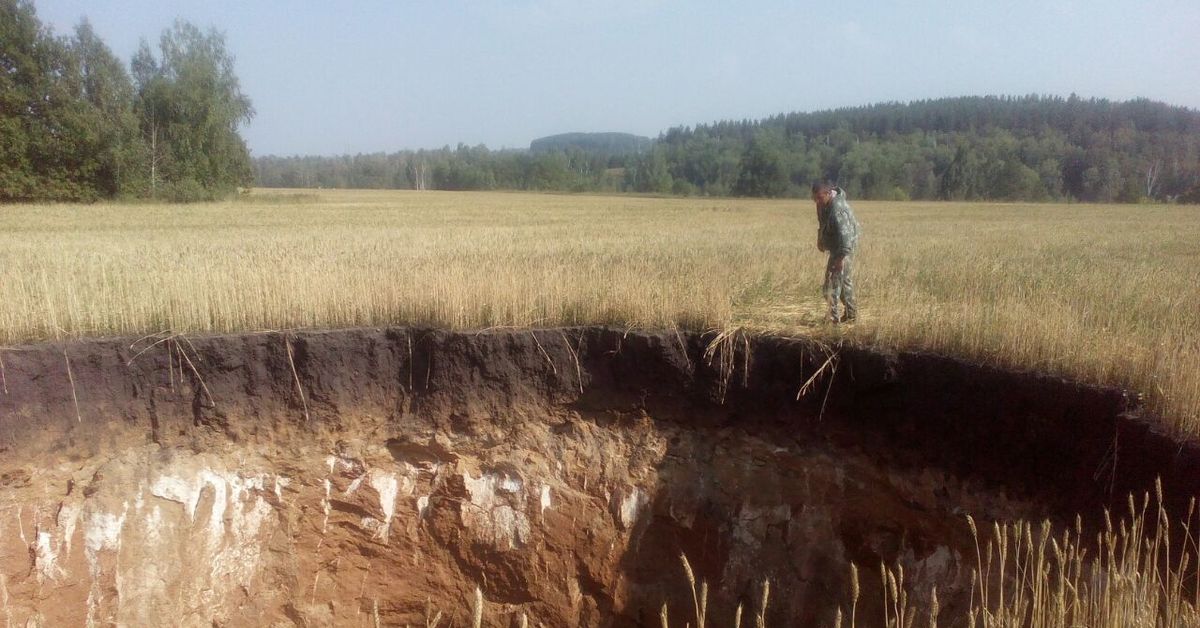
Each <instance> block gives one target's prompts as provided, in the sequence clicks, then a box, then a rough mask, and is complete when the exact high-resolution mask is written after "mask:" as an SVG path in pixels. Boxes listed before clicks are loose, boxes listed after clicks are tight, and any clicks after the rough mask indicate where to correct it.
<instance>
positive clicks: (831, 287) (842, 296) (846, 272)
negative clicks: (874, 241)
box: [822, 254, 858, 323]
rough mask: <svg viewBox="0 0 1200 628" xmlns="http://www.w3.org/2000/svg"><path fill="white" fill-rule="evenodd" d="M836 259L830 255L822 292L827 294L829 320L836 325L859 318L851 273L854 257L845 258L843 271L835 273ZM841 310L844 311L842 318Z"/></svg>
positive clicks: (826, 265)
mask: <svg viewBox="0 0 1200 628" xmlns="http://www.w3.org/2000/svg"><path fill="white" fill-rule="evenodd" d="M835 259H837V258H835V257H834V256H833V254H830V255H829V261H828V262H827V263H826V264H825V285H824V286H823V287H822V291H823V292H824V294H825V302H826V303H827V304H829V319H830V320H831V321H833V322H835V323H836V322H841V321H845V320H853V319H855V318H857V317H858V305H857V304H856V303H855V302H854V276H853V274H852V273H851V268H852V267H853V261H854V256H853V255H847V256H846V257H845V261H844V262H843V263H842V270H841V271H834V269H833V262H834V260H835ZM839 306H841V307H840V308H839ZM839 309H841V310H842V311H841V312H840V316H839V312H838V310H839Z"/></svg>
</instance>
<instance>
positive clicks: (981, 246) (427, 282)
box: [0, 190, 1200, 435]
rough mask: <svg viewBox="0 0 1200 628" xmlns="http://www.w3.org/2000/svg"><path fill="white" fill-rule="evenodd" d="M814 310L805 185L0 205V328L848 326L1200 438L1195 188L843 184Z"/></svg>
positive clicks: (31, 336) (1, 335) (48, 335)
mask: <svg viewBox="0 0 1200 628" xmlns="http://www.w3.org/2000/svg"><path fill="white" fill-rule="evenodd" d="M851 201H852V204H853V206H854V208H855V210H856V212H857V214H858V216H859V220H860V221H861V222H862V224H863V227H864V236H863V240H862V244H861V250H860V252H859V254H858V256H857V259H856V264H855V272H856V282H857V286H858V298H859V302H860V309H861V312H860V317H861V318H860V321H859V323H857V324H856V325H852V326H843V327H838V328H834V327H829V326H826V325H824V324H823V323H822V322H821V321H822V317H823V304H822V302H821V298H820V282H821V273H822V272H823V268H824V263H825V260H824V256H823V255H821V254H819V253H818V252H817V251H816V248H815V240H816V223H815V213H814V210H813V207H812V204H811V202H808V201H804V200H787V201H762V200H731V199H709V198H697V199H674V198H672V199H662V198H641V197H628V196H615V197H603V196H575V195H544V194H517V193H451V192H408V191H325V190H320V191H283V190H263V191H257V192H255V193H253V194H250V195H246V196H243V197H240V198H238V199H236V200H233V201H229V202H224V203H209V204H197V205H159V204H99V205H84V206H75V205H10V206H3V207H0V297H2V298H0V345H12V344H17V343H24V342H31V341H39V340H46V339H61V338H73V337H91V336H111V335H124V334H143V333H151V332H158V331H164V330H172V331H175V332H179V333H197V332H232V331H249V330H264V329H290V328H302V327H338V326H358V325H385V324H422V325H426V324H427V325H439V326H446V327H451V328H486V327H496V326H550V325H580V324H610V325H617V326H623V327H650V328H662V327H666V328H670V327H679V328H687V329H715V328H720V329H728V328H731V327H743V328H745V329H747V330H750V331H756V332H764V333H780V334H807V335H814V334H815V335H821V336H833V337H840V338H846V339H849V340H853V341H858V342H865V343H873V344H877V345H883V346H888V347H897V348H922V349H929V350H933V351H939V352H945V353H950V354H955V355H961V356H965V357H969V358H972V359H978V360H982V361H984V362H988V363H993V364H1000V365H1006V366H1014V367H1018V368H1028V369H1037V370H1041V371H1047V372H1052V373H1059V374H1064V375H1068V376H1072V377H1075V378H1079V379H1082V380H1085V381H1089V382H1096V383H1104V384H1117V385H1122V386H1126V387H1129V388H1131V389H1132V390H1135V391H1138V392H1139V393H1141V394H1142V395H1144V396H1145V398H1146V399H1147V402H1148V404H1149V407H1150V408H1151V409H1152V410H1154V411H1155V412H1157V413H1158V414H1159V415H1160V416H1161V417H1163V419H1164V420H1165V421H1166V422H1167V423H1168V424H1170V425H1172V426H1174V427H1176V428H1179V429H1181V430H1183V431H1185V432H1188V433H1191V434H1193V435H1197V434H1200V207H1196V206H1104V205H1037V204H961V203H960V204H952V203H892V202H855V201H853V199H851Z"/></svg>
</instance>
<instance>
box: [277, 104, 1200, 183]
mask: <svg viewBox="0 0 1200 628" xmlns="http://www.w3.org/2000/svg"><path fill="white" fill-rule="evenodd" d="M555 137H563V136H555ZM566 137H572V136H566ZM535 148H536V150H533V149H535ZM254 165H255V171H256V175H257V183H258V185H262V186H267V187H358V188H411V189H445V190H485V189H518V190H565V191H630V192H642V193H659V194H688V195H692V194H696V195H712V196H727V195H735V196H765V197H786V196H807V194H808V185H809V184H810V183H811V182H812V181H813V180H816V179H829V180H833V181H836V182H837V183H838V184H840V185H841V186H843V187H845V188H846V189H847V191H848V192H849V193H850V194H851V195H852V196H853V197H854V198H875V199H947V200H1032V201H1054V200H1078V201H1103V202H1112V201H1118V202H1139V201H1144V200H1153V201H1184V202H1200V112H1197V111H1195V110H1192V109H1188V108H1184V107H1174V106H1170V105H1166V104H1163V103H1158V102H1152V101H1149V100H1145V99H1137V100H1130V101H1125V102H1113V101H1109V100H1101V99H1082V98H1078V97H1076V96H1074V95H1072V96H1071V97H1069V98H1062V97H1048V96H1022V97H963V98H943V99H937V100H925V101H919V102H913V103H907V104H905V103H884V104H877V105H871V106H866V107H853V108H844V109H835V110H831V111H822V112H816V113H790V114H785V115H779V116H775V117H771V118H767V119H765V120H743V121H727V122H717V123H714V124H703V125H697V126H695V127H678V128H673V129H670V130H668V131H667V132H665V133H663V134H662V135H660V136H659V137H658V139H657V140H656V141H654V142H653V144H651V145H650V146H648V147H643V146H637V147H636V149H632V148H631V149H629V150H602V149H597V148H594V147H592V146H589V145H587V144H581V143H580V142H578V141H560V142H558V143H557V144H554V143H552V144H551V146H550V147H549V148H548V147H547V146H546V145H545V143H544V142H538V141H535V144H534V145H533V146H531V150H529V151H489V150H488V149H487V148H486V147H484V146H474V147H471V146H465V145H459V146H458V147H457V148H449V147H447V148H443V149H440V150H422V151H400V152H396V153H390V154H384V153H375V154H366V155H362V154H360V155H354V156H341V157H260V158H258V159H256V160H255V164H254Z"/></svg>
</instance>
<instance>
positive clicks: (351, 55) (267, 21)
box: [35, 0, 1200, 155]
mask: <svg viewBox="0 0 1200 628" xmlns="http://www.w3.org/2000/svg"><path fill="white" fill-rule="evenodd" d="M35 4H36V6H37V9H38V14H39V16H40V17H41V19H42V20H43V21H44V22H45V23H47V24H50V25H51V26H53V27H54V29H55V31H56V32H59V33H66V32H69V31H70V30H71V29H72V28H73V27H74V25H75V24H76V23H77V22H78V21H79V20H80V18H82V17H83V16H85V15H86V16H87V17H88V18H89V19H90V20H91V22H92V24H93V26H94V27H95V29H96V31H97V32H98V33H99V34H100V35H101V36H102V37H103V38H104V40H105V41H106V42H107V43H108V45H109V46H110V47H111V48H112V49H113V51H114V52H115V53H116V54H117V55H119V56H120V57H121V58H122V59H124V60H126V61H128V59H129V58H130V56H132V54H133V52H134V51H135V50H136V48H137V45H138V41H139V39H140V38H143V37H144V38H146V39H147V40H149V41H150V43H151V44H152V45H153V44H155V42H156V41H157V39H158V36H159V34H160V33H161V32H162V31H163V29H165V28H167V27H168V26H170V24H171V23H172V21H173V20H174V19H175V18H177V17H178V18H183V19H185V20H188V21H191V22H193V23H195V24H197V25H198V26H201V27H209V26H212V27H215V28H217V29H218V30H221V31H223V32H224V33H225V35H226V43H227V45H228V47H229V49H230V51H231V52H232V53H233V54H234V55H235V56H236V58H237V64H236V67H237V73H238V76H239V77H240V79H241V82H242V88H243V91H245V92H246V93H247V94H248V95H249V96H250V98H251V99H252V100H253V102H254V106H255V109H256V110H257V116H256V118H255V119H254V121H253V122H252V123H251V124H250V125H249V126H248V127H246V128H245V129H244V130H243V136H244V137H245V138H246V140H247V143H248V144H249V145H250V149H251V151H252V152H253V153H254V154H256V155H267V154H283V155H290V154H341V153H358V152H374V151H389V152H390V151H395V150H398V149H401V148H432V147H439V146H442V145H446V144H449V145H455V144H457V143H459V142H465V143H467V144H472V145H474V144H480V143H484V144H487V145H488V146H490V147H492V148H500V147H524V146H527V145H528V143H529V141H530V140H531V139H534V138H536V137H540V136H544V135H550V134H553V133H562V132H568V131H626V132H631V133H638V134H642V135H651V136H654V135H657V134H658V133H659V132H660V131H664V130H666V129H667V128H668V127H671V126H676V125H683V124H689V125H690V124H695V123H699V122H711V121H714V120H720V119H743V118H758V117H763V116H768V115H772V114H775V113H782V112H788V111H811V110H816V109H826V108H831V107H839V106H848V105H860V104H867V103H872V102H879V101H894V100H899V101H907V100H913V99H922V98H933V97H939V96H957V95H976V94H1030V93H1039V94H1060V95H1064V96H1065V95H1067V94H1070V93H1071V92H1075V93H1078V94H1079V95H1081V96H1085V97H1086V96H1098V97H1105V98H1112V99H1125V98H1131V97H1135V96H1145V97H1148V98H1152V99H1155V100H1162V101H1165V102H1168V103H1171V104H1177V105H1185V106H1189V107H1193V108H1200V43H1198V42H1200V2H1197V1H1196V0H1186V1H1183V0H1180V1H1176V0H1161V1H1159V0H1147V1H1145V2H1135V1H1115V0H1094V1H1091V2H1086V1H1082V0H1049V1H1048V2H1029V1H1025V0H1017V1H1012V2H972V1H970V0H960V1H957V2H952V1H936V2H861V1H849V2H838V3H835V2H785V1H782V0H780V1H763V2H742V3H735V2H729V1H728V0H725V1H715V2H709V1H702V2H701V1H697V2H682V1H672V0H604V1H576V2H571V1H568V0H512V1H507V2H506V1H503V0H495V1H491V2H485V1H482V0H479V1H456V0H440V1H432V0H431V1H429V2H416V1H407V0H399V1H397V0H394V1H391V2H385V1H376V2H366V1H362V2H328V1H322V2H317V1H306V0H294V1H278V0H270V1H252V0H239V1H230V0H208V1H198V0H196V1H185V0H125V1H117V0H35Z"/></svg>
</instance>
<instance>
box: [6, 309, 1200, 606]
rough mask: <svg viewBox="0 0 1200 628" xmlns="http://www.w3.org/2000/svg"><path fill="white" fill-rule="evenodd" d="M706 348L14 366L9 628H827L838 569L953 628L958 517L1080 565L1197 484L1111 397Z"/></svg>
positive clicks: (641, 341)
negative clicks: (1039, 542)
mask: <svg viewBox="0 0 1200 628" xmlns="http://www.w3.org/2000/svg"><path fill="white" fill-rule="evenodd" d="M713 340H714V339H713V337H711V336H702V335H685V334H677V333H675V332H670V333H665V334H654V333H625V332H623V331H614V330H607V329H602V328H587V329H568V330H545V331H535V332H529V331H493V332H487V333H452V332H444V331H422V332H420V333H417V332H413V331H410V330H345V331H337V332H312V333H302V334H289V335H288V336H286V337H285V336H283V335H270V334H263V335H251V336H244V337H203V338H192V339H191V342H190V343H189V347H190V348H189V351H194V355H193V354H189V356H190V357H192V358H194V363H195V367H196V372H195V373H194V377H193V380H194V382H192V383H180V378H179V377H178V374H177V373H176V374H175V375H173V376H172V375H170V371H169V369H170V368H171V367H172V364H173V361H172V360H173V359H174V358H173V357H172V356H171V354H170V353H169V351H167V350H166V349H164V350H162V351H156V350H151V351H144V352H141V351H140V348H138V347H134V349H132V350H131V349H130V346H129V344H128V341H124V342H122V341H92V342H86V343H78V344H75V345H73V346H72V347H71V352H72V353H71V354H72V356H78V357H76V358H74V359H73V360H72V367H73V371H72V373H71V375H70V377H71V378H72V379H73V381H74V386H73V389H72V387H67V386H65V383H66V378H67V377H68V375H67V374H66V373H65V371H64V372H60V371H62V359H61V356H62V351H63V348H62V347H61V346H50V345H46V346H31V347H22V348H20V350H19V351H12V352H11V353H10V354H8V355H6V358H5V360H6V368H7V385H8V389H9V392H8V394H6V395H4V396H0V412H2V414H0V448H2V449H3V450H4V451H5V456H4V458H3V461H2V463H0V482H3V489H4V501H3V503H2V504H0V508H2V509H3V510H2V512H0V576H2V577H0V601H3V608H2V609H0V611H2V612H3V613H5V616H6V617H7V618H8V619H9V621H10V622H13V623H17V624H24V623H28V622H34V623H35V624H36V623H40V624H41V625H81V624H87V623H89V622H91V623H117V624H126V625H168V624H200V623H203V624H205V625H231V626H232V625H274V624H277V623H278V624H281V625H293V624H294V625H307V626H318V625H338V626H340V625H366V626H373V625H379V626H383V625H405V624H410V625H425V624H426V621H427V618H428V617H432V616H433V614H435V613H438V612H440V613H442V616H443V619H444V620H445V621H449V622H452V623H453V625H470V622H471V615H472V612H473V609H474V605H475V604H476V590H477V589H478V591H479V595H480V597H481V598H482V600H483V608H482V613H483V617H484V625H489V626H509V625H514V626H515V625H520V621H521V617H525V618H526V620H527V621H528V622H529V625H534V626H536V625H538V624H539V623H540V624H542V625H545V626H567V625H580V626H658V625H661V617H660V614H661V613H662V612H663V611H662V609H663V604H664V603H666V604H667V611H666V612H667V615H668V619H669V621H670V622H671V625H684V624H685V623H687V622H692V623H694V618H693V615H694V612H695V611H694V607H693V595H694V594H695V592H696V591H698V587H699V582H700V581H703V582H705V583H706V584H707V586H708V596H707V608H708V625H710V626H717V625H733V623H732V622H733V616H734V614H735V612H736V609H737V608H738V606H739V605H740V606H742V607H743V609H744V613H745V614H744V618H743V622H744V624H743V625H753V619H752V618H753V617H754V615H755V613H757V612H758V609H759V606H760V605H761V596H762V592H763V583H764V581H769V582H770V603H769V605H768V608H767V612H766V616H765V619H766V624H767V625H770V626H796V625H833V624H834V622H835V621H836V617H837V614H838V612H839V611H840V612H842V613H844V614H846V619H847V620H848V618H849V615H848V614H849V612H850V602H851V589H852V584H851V575H850V573H851V572H850V565H851V564H852V563H853V564H855V565H857V566H858V567H859V568H860V570H861V572H860V573H861V578H860V579H859V580H860V582H859V589H860V595H859V599H858V603H857V605H856V606H855V613H857V616H858V618H860V622H859V625H877V624H878V623H879V621H880V620H881V619H882V618H883V617H884V616H885V604H884V594H885V590H884V589H885V585H884V583H885V582H886V577H881V576H880V572H879V569H880V565H881V564H882V565H884V566H887V567H889V568H893V569H895V568H898V567H902V568H903V573H904V585H903V587H904V588H905V589H906V591H907V595H908V596H909V600H908V602H909V604H911V605H913V606H914V607H917V606H920V607H921V608H928V606H929V604H930V603H931V602H932V600H931V593H932V589H933V588H934V587H936V588H937V592H938V598H939V604H940V608H941V611H942V616H943V617H945V618H946V619H945V620H944V621H943V625H955V623H956V621H958V620H961V619H963V618H965V617H966V610H967V607H968V606H969V605H970V603H971V602H972V599H971V591H972V574H973V570H974V568H975V567H976V566H977V557H976V547H977V546H976V540H975V538H974V537H973V535H972V533H971V530H970V528H969V527H968V525H967V523H966V516H967V515H968V514H969V515H971V516H972V517H973V518H974V521H976V522H978V524H979V526H980V527H983V528H984V532H985V533H986V532H987V531H988V530H990V529H991V526H992V523H993V522H1005V521H1010V520H1016V519H1025V520H1031V521H1041V520H1042V519H1047V518H1048V519H1050V520H1051V521H1052V522H1054V525H1055V526H1057V527H1054V528H1053V530H1054V531H1055V533H1057V532H1058V531H1060V530H1061V529H1062V526H1063V525H1064V524H1065V525H1066V526H1067V527H1071V526H1072V525H1073V522H1074V520H1075V516H1076V513H1078V514H1079V515H1081V518H1080V519H1079V523H1078V527H1079V530H1081V531H1082V533H1083V534H1084V535H1085V537H1090V535H1092V534H1093V533H1094V532H1095V531H1097V530H1100V529H1102V526H1103V525H1104V521H1103V517H1102V509H1103V508H1104V507H1113V506H1116V507H1118V508H1124V504H1125V499H1126V495H1128V494H1129V493H1130V492H1141V491H1145V490H1148V489H1150V488H1151V487H1152V486H1153V482H1154V479H1155V477H1159V476H1161V477H1162V479H1163V486H1164V494H1163V502H1164V505H1165V507H1166V508H1167V509H1168V510H1169V511H1171V512H1178V513H1180V514H1182V513H1183V512H1184V511H1185V510H1186V504H1187V500H1188V498H1189V497H1190V496H1191V495H1194V494H1195V493H1196V492H1197V489H1198V488H1200V486H1198V485H1200V454H1198V450H1197V448H1196V447H1195V446H1193V445H1191V444H1187V443H1180V442H1177V441H1175V440H1173V439H1172V438H1171V437H1169V436H1167V435H1165V434H1162V433H1159V432H1157V431H1155V430H1154V429H1152V428H1151V425H1150V424H1149V423H1147V422H1145V421H1143V420H1141V419H1140V418H1139V417H1138V416H1137V414H1138V409H1137V408H1136V406H1134V405H1133V404H1132V403H1131V402H1130V400H1129V399H1127V398H1126V397H1125V396H1124V395H1123V394H1122V393H1120V392H1119V391H1115V390H1108V389H1102V388H1096V387H1090V386H1082V385H1078V384H1074V383H1070V382H1066V381H1062V380H1059V379H1056V378H1052V377H1045V376H1040V375H1036V374H1030V373H1017V372H1010V371H1003V370H998V369H992V368H985V367H980V366H978V365H972V364H969V363H965V362H962V361H959V360H952V359H946V358H941V357H937V356H930V355H923V354H915V353H914V354H888V353H880V352H877V351H872V350H869V349H862V348H855V347H829V346H823V345H820V344H818V343H815V342H812V341H802V340H794V339H793V340H788V339H778V338H774V339H773V338H744V337H742V336H739V335H737V334H733V335H729V336H722V337H720V338H718V339H717V340H718V342H717V343H716V344H713ZM191 347H194V349H192V348H191ZM289 347H290V349H289ZM289 350H290V351H291V355H292V359H291V360H290V361H289V360H287V359H283V358H280V356H286V355H287V352H288V351H289ZM414 379H415V380H416V382H417V385H415V386H414V384H413V383H412V382H413V380H414ZM201 381H202V382H203V385H202V386H201V384H200V382H201ZM801 393H802V394H801ZM201 398H203V399H204V400H206V402H207V400H209V399H211V400H212V403H211V404H208V403H206V404H197V399H201ZM298 399H304V402H303V403H301V404H297V400H298ZM76 404H78V407H79V412H78V413H77V412H76V410H75V408H76ZM217 419H219V420H217ZM13 478H16V479H13ZM76 484H77V485H79V486H80V487H82V490H73V491H63V490H61V487H63V486H74V485H76ZM984 536H986V534H985V535H984ZM983 540H984V541H986V539H983ZM1176 542H1177V541H1176ZM1164 543H1165V542H1164ZM681 555H684V556H686V557H687V559H688V563H689V566H690V569H691V570H692V572H693V574H694V577H695V579H696V581H697V584H696V588H693V586H692V585H690V584H689V583H688V581H687V579H686V577H685V575H684V571H683V567H682V564H681V558H680V557H681ZM993 585H994V583H993ZM976 588H978V587H976ZM888 608H890V607H888ZM863 618H869V619H863ZM956 618H957V619H956ZM443 625H445V624H443ZM847 625H848V624H847Z"/></svg>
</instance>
